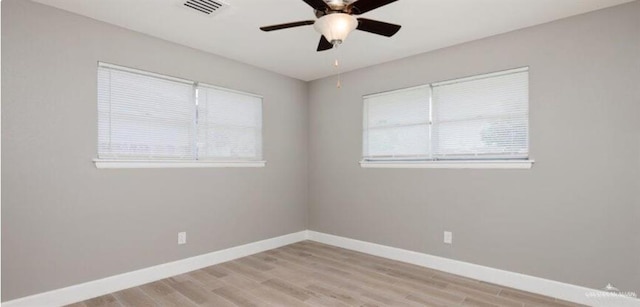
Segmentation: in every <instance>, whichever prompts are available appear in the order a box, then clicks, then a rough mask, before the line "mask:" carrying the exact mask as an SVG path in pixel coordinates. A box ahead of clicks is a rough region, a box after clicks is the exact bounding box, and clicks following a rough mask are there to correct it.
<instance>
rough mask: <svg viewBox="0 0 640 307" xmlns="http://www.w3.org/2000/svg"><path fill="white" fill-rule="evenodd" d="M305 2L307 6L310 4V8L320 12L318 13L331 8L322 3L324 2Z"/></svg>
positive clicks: (306, 0) (309, 0)
mask: <svg viewBox="0 0 640 307" xmlns="http://www.w3.org/2000/svg"><path fill="white" fill-rule="evenodd" d="M302 1H304V2H305V3H306V4H308V5H309V6H310V7H312V8H314V9H316V10H318V11H324V10H326V9H328V8H329V5H328V4H327V3H326V2H324V1H322V0H302Z"/></svg>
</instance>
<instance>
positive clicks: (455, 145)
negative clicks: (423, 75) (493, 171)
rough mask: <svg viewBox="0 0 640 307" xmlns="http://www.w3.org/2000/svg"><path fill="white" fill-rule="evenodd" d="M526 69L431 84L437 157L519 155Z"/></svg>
mask: <svg viewBox="0 0 640 307" xmlns="http://www.w3.org/2000/svg"><path fill="white" fill-rule="evenodd" d="M528 84H529V77H528V72H527V70H526V69H519V70H511V71H506V72H500V73H494V74H488V75H480V76H476V77H470V78H465V79H458V80H453V81H449V82H442V83H436V84H433V110H434V113H433V133H432V136H433V139H432V143H433V153H434V157H436V158H438V159H519V158H527V157H528V153H529V137H528V135H529V124H528V122H529V121H528V117H529V116H528V115H529V91H528Z"/></svg>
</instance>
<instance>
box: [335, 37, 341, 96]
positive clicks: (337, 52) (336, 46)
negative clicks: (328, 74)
mask: <svg viewBox="0 0 640 307" xmlns="http://www.w3.org/2000/svg"><path fill="white" fill-rule="evenodd" d="M339 46H340V44H337V43H336V44H334V45H333V49H334V50H335V54H336V59H335V61H334V62H333V67H335V68H336V69H337V70H338V82H337V83H336V87H337V88H342V69H340V60H341V57H340V53H341V52H340V48H339Z"/></svg>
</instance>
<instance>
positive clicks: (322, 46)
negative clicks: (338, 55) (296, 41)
mask: <svg viewBox="0 0 640 307" xmlns="http://www.w3.org/2000/svg"><path fill="white" fill-rule="evenodd" d="M331 48H333V44H331V43H330V42H329V41H328V40H327V39H326V38H325V37H324V35H321V36H320V43H319V44H318V51H325V50H329V49H331Z"/></svg>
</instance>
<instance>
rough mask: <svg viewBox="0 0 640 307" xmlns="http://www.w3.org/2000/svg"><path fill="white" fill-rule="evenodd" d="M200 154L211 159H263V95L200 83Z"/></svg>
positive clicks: (201, 156)
mask: <svg viewBox="0 0 640 307" xmlns="http://www.w3.org/2000/svg"><path fill="white" fill-rule="evenodd" d="M198 156H199V157H200V158H201V159H210V160H216V159H222V160H260V159H261V158H262V99H261V98H260V97H256V96H251V95H246V94H241V93H237V92H233V91H229V90H225V89H220V88H216V87H211V86H205V85H202V86H198Z"/></svg>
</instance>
